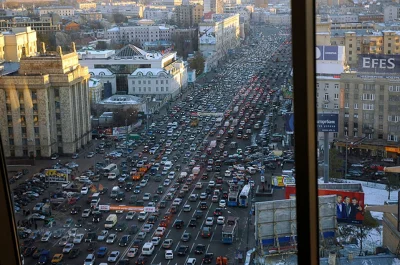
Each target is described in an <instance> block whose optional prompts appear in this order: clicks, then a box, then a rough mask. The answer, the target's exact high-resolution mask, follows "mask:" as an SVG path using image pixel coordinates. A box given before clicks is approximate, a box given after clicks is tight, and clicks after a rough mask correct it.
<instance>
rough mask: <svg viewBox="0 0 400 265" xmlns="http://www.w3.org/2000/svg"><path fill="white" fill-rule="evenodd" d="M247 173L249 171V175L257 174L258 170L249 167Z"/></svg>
mask: <svg viewBox="0 0 400 265" xmlns="http://www.w3.org/2000/svg"><path fill="white" fill-rule="evenodd" d="M246 171H247V172H248V173H249V174H256V172H257V170H256V169H255V168H254V167H248V168H247V169H246Z"/></svg>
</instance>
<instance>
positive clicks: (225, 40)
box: [199, 14, 240, 72]
mask: <svg viewBox="0 0 400 265" xmlns="http://www.w3.org/2000/svg"><path fill="white" fill-rule="evenodd" d="M239 44H240V25H239V14H218V15H216V14H214V15H213V16H212V20H211V21H208V22H202V23H199V51H200V52H201V53H202V54H203V56H204V58H205V60H206V61H205V67H204V71H205V72H208V71H210V70H211V69H212V68H215V67H217V65H218V63H219V61H220V60H221V59H222V58H224V57H225V56H226V55H227V53H228V50H229V49H235V48H236V47H238V46H239Z"/></svg>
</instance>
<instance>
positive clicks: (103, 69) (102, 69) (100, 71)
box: [89, 68, 114, 76]
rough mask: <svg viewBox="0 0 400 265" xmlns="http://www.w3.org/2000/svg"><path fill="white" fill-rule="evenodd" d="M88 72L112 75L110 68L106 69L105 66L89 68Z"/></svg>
mask: <svg viewBox="0 0 400 265" xmlns="http://www.w3.org/2000/svg"><path fill="white" fill-rule="evenodd" d="M89 74H91V75H97V76H99V75H105V76H107V75H113V74H114V73H112V72H111V71H110V70H108V69H107V68H93V69H89Z"/></svg>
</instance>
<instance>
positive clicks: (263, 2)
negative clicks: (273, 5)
mask: <svg viewBox="0 0 400 265" xmlns="http://www.w3.org/2000/svg"><path fill="white" fill-rule="evenodd" d="M254 5H255V7H258V8H267V7H268V0H255V1H254Z"/></svg>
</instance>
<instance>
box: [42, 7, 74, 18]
mask: <svg viewBox="0 0 400 265" xmlns="http://www.w3.org/2000/svg"><path fill="white" fill-rule="evenodd" d="M37 12H38V15H39V16H43V15H45V14H50V13H56V14H58V15H59V16H60V17H73V16H74V15H75V8H74V7H73V6H43V7H39V8H38V9H37Z"/></svg>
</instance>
